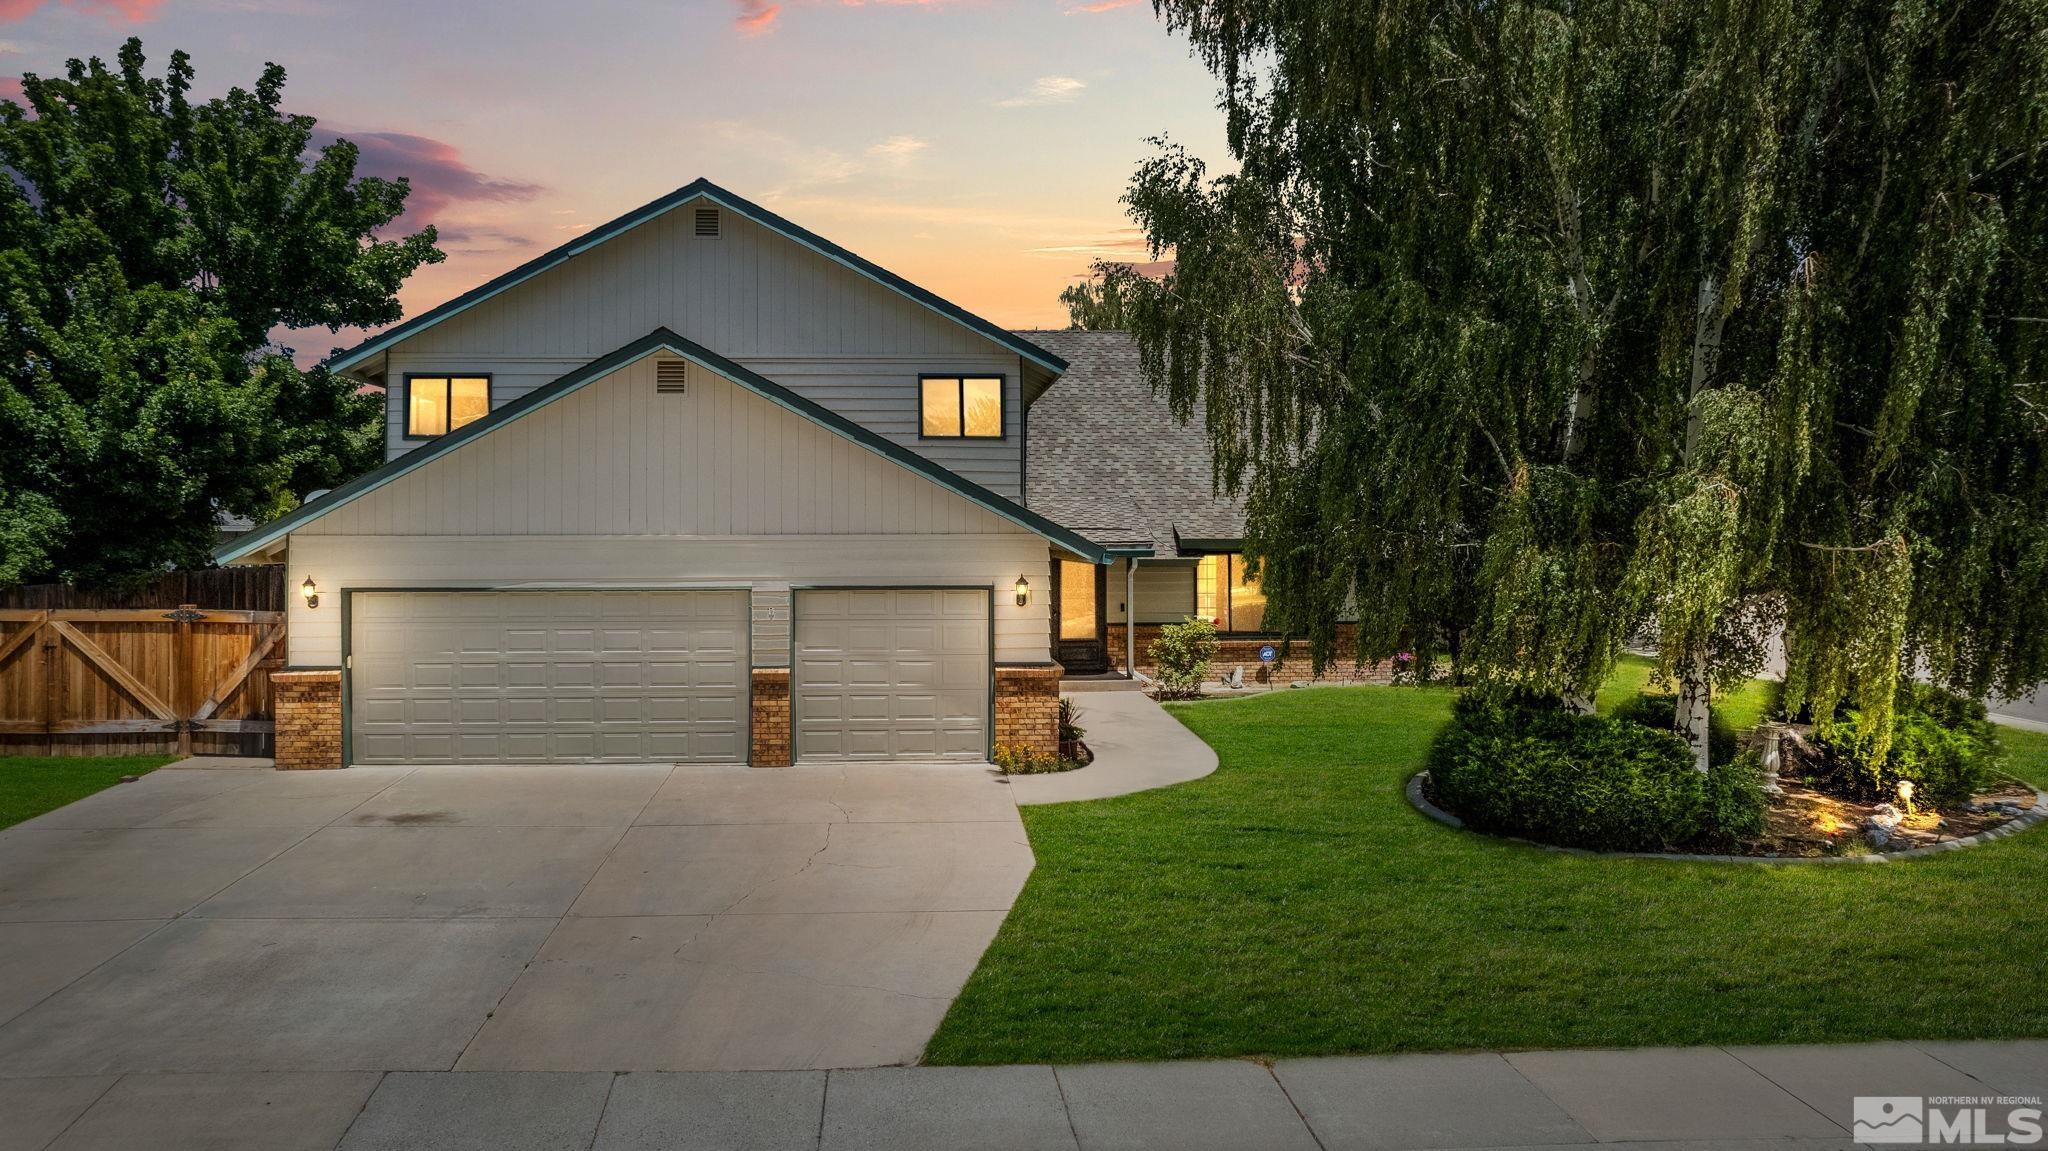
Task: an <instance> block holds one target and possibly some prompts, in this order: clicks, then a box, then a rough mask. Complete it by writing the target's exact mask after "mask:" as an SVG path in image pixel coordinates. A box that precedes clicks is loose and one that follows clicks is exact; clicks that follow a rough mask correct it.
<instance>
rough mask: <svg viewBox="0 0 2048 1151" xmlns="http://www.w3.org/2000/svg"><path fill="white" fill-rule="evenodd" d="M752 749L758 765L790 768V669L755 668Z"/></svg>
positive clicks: (754, 762) (754, 759)
mask: <svg viewBox="0 0 2048 1151" xmlns="http://www.w3.org/2000/svg"><path fill="white" fill-rule="evenodd" d="M753 733H754V746H753V752H752V754H751V755H750V757H749V762H751V763H752V764H753V766H755V767H788V766H789V763H790V755H789V750H790V749H789V669H788V668H786V667H757V668H755V669H754V707H753Z"/></svg>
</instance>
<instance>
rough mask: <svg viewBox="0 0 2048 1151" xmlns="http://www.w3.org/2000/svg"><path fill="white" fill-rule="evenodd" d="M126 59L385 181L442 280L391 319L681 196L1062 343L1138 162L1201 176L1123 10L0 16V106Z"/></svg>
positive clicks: (166, 5)
mask: <svg viewBox="0 0 2048 1151" xmlns="http://www.w3.org/2000/svg"><path fill="white" fill-rule="evenodd" d="M131 33H132V34H135V35H139V36H141V37H142V38H143V43H144V46H145V48H146V50H147V51H148V53H149V55H150V60H151V63H150V71H151V73H152V74H157V73H160V71H161V67H162V65H163V63H164V62H165V61H166V60H167V59H168V57H169V55H170V52H171V50H172V49H173V48H184V49H185V50H186V51H188V52H190V53H191V54H192V57H193V62H194V66H195V67H196V68H197V70H198V87H199V89H200V91H201V93H202V94H203V95H215V94H218V93H220V92H222V91H225V89H226V88H228V87H229V86H231V85H235V84H240V85H242V86H245V87H246V86H248V85H249V84H251V83H253V82H254V80H255V78H256V76H257V74H258V72H259V70H260V69H261V67H262V65H263V63H264V62H265V61H266V60H275V61H277V62H278V63H280V64H283V65H284V66H285V69H286V71H287V73H288V74H289V77H290V79H289V81H288V83H287V85H286V89H285V93H286V105H287V107H288V109H289V110H291V111H295V112H303V113H307V114H310V115H313V116H316V117H318V118H319V120H320V124H321V127H322V129H323V130H327V131H331V132H333V133H337V134H339V135H343V136H346V137H347V138H349V139H351V140H354V141H355V142H357V143H358V144H360V145H361V146H362V148H363V151H364V163H363V166H362V170H363V171H365V172H368V173H371V174H376V175H384V176H396V175H407V176H410V177H411V178H412V182H413V198H412V204H411V208H410V209H409V211H408V217H407V218H408V220H409V221H413V222H418V223H427V222H431V223H434V224H436V225H438V226H439V228H440V229H441V246H442V247H443V248H444V249H445V250H446V251H447V252H448V262H447V263H445V264H442V265H440V266H438V267H434V268H429V269H426V270H424V271H422V272H421V273H420V274H419V275H418V276H416V277H414V279H413V280H412V281H411V282H410V283H409V284H408V285H407V286H406V288H405V290H404V292H403V293H402V298H403V300H404V303H405V306H406V311H407V313H408V314H412V313H415V312H418V311H421V310H423V309H425V308H427V307H431V306H432V305H434V304H436V303H438V302H440V301H442V300H444V299H446V298H448V297H449V296H452V295H455V294H456V293H458V292H461V291H462V290H464V289H466V288H469V287H471V286H474V285H475V284H477V283H480V282H481V281H483V280H485V279H488V278H489V277H490V276H492V275H494V274H496V273H498V272H501V271H503V270H505V269H506V268H509V267H511V266H513V265H515V264H518V263H520V262H522V261H524V260H527V259H530V258H531V257H533V256H534V255H537V254H539V253H540V252H542V251H545V250H546V249H548V248H551V247H553V246H555V245H556V244H559V243H562V242H563V241H565V240H567V239H569V238H570V237H572V236H573V235H574V234H575V233H576V232H578V231H580V230H583V229H586V228H589V227H592V226H594V225H596V224H599V223H602V222H603V221H605V220H607V219H610V218H611V217H613V216H615V215H617V214H619V213H620V212H622V211H625V210H626V209H628V208H631V207H633V206H635V205H637V204H640V203H643V202H645V201H647V200H650V199H653V198H654V197H656V196H659V195H661V194H662V193H664V192H667V191H669V190H671V189H673V188H675V187H677V186H679V185H682V184H685V183H688V182H689V181H690V180H692V179H694V178H696V177H698V176H707V177H709V178H710V179H712V180H714V181H716V182H718V183H720V184H723V185H725V186H726V187H728V188H730V189H732V190H733V191H735V192H737V193H739V194H740V195H743V196H747V197H749V198H751V199H754V200H757V201H759V202H761V203H763V204H765V205H767V206H768V207H770V208H773V209H774V210H776V211H778V212H780V213H782V214H783V215H785V216H788V217H790V218H791V219H793V220H795V221H796V222H798V223H800V224H803V225H805V226H807V227H809V228H811V229H812V230H814V231H817V232H820V233H822V234H824V235H825V236H828V237H830V238H831V239H833V240H836V241H838V242H839V243H841V244H844V245H845V246H847V247H849V248H851V249H853V250H854V251H856V252H859V253H860V254H862V255H864V256H867V257H869V258H870V259H873V260H875V261H877V262H878V263H880V264H882V265H883V266H885V267H888V268H890V269H892V270H894V271H896V272H899V273H901V274H903V275H904V276H907V277H908V278H910V279H911V280H913V281H915V282H917V283H919V284H922V285H924V286H926V287H928V288H930V289H932V290H933V291H935V292H937V293H939V294H940V295H942V296H945V297H947V298H949V299H951V300H953V301H955V302H956V303H959V304H961V305H962V306H964V307H967V308H969V309H970V310H973V311H975V312H979V313H981V314H982V315H985V316H987V317H988V318H989V319H991V320H994V321H995V322H997V323H1000V324H1004V325H1008V326H1012V327H1026V326H1034V325H1057V324H1063V323H1064V320H1065V312H1064V310H1063V309H1062V308H1061V307H1060V306H1059V304H1058V301H1057V299H1056V297H1057V295H1058V293H1059V290H1060V288H1062V287H1063V286H1065V285H1066V284H1068V283H1071V282H1072V281H1073V280H1074V279H1076V278H1077V277H1078V276H1080V275H1081V274H1082V273H1083V272H1084V271H1085V270H1086V268H1087V267H1088V264H1089V262H1090V261H1091V260H1093V259H1095V258H1097V257H1098V256H1104V257H1109V258H1133V259H1142V258H1143V256H1142V251H1141V245H1140V244H1139V241H1138V239H1137V237H1136V235H1135V233H1134V231H1133V230H1132V228H1131V226H1130V224H1129V221H1128V220H1127V219H1126V218H1125V217H1124V215H1123V211H1122V207H1121V205H1120V204H1119V203H1118V199H1117V198H1118V196H1119V195H1120V194H1121V193H1122V192H1123V189H1124V185H1125V183H1126V181H1127V180H1128V179H1129V177H1130V174H1131V171H1132V169H1133V167H1134V166H1135V165H1136V163H1137V162H1138V161H1139V159H1140V158H1142V157H1143V156H1144V155H1145V154H1146V153H1147V152H1148V146H1147V145H1146V143H1145V139H1146V137H1148V136H1153V135H1159V134H1167V135H1170V136H1171V137H1173V138H1174V139H1176V140H1179V141H1181V142H1182V143H1185V144H1187V145H1188V146H1189V147H1191V148H1193V149H1194V150H1195V151H1196V152H1197V153H1198V154H1200V155H1202V156H1204V157H1207V158H1208V159H1210V160H1211V162H1212V164H1213V163H1216V162H1218V161H1221V160H1222V159H1223V157H1224V155H1225V153H1224V147H1223V139H1222V131H1223V129H1222V118H1221V116H1220V114H1219V113H1217V112H1216V110H1215V85H1214V84H1213V82H1212V81H1211V79H1210V78H1209V76H1208V75H1207V73H1206V72H1205V71H1204V70H1203V69H1202V67H1201V65H1200V64H1199V63H1198V62H1197V61H1195V60H1193V59H1192V58H1191V57H1190V56H1189V54H1188V49H1187V43H1186V41H1185V40H1184V39H1181V38H1179V37H1176V36H1172V35H1170V34H1169V33H1168V32H1167V31H1166V28H1165V26H1164V24H1163V23H1161V22H1160V21H1159V20H1158V18H1157V17H1155V16H1154V15H1153V12H1152V7H1151V4H1150V3H1149V0H1140V2H1133V0H894V2H892V0H867V2H862V0H780V2H776V0H687V2H683V3H673V2H671V3H660V2H656V0H645V2H632V0H605V2H600V3H590V2H576V3H566V2H565V3H527V2H496V3H472V4H455V3H434V2H431V0H411V2H406V3H388V2H384V0H373V2H361V0H346V2H344V0H0V77H4V79H0V95H4V94H9V92H8V90H9V89H12V90H15V91H18V88H17V87H16V83H15V81H14V79H13V78H14V77H17V76H19V75H20V74H21V73H23V72H37V73H43V74H55V73H60V72H61V71H62V69H63V66H64V61H65V60H66V59H67V58H68V57H73V56H87V55H99V56H101V57H103V58H106V59H111V58H112V57H113V55H114V54H115V51H116V50H117V48H118V47H119V45H120V42H121V40H122V39H123V38H124V37H126V36H128V35H130V34H131ZM351 335H352V334H351ZM333 339H334V338H332V337H329V336H327V335H326V333H324V332H323V333H320V334H318V335H317V336H314V337H310V338H308V339H307V340H306V341H305V343H306V344H308V345H310V344H316V343H317V344H319V345H321V346H319V347H310V346H304V347H302V348H301V351H302V352H314V353H324V352H326V351H327V350H328V345H329V344H331V343H332V342H333Z"/></svg>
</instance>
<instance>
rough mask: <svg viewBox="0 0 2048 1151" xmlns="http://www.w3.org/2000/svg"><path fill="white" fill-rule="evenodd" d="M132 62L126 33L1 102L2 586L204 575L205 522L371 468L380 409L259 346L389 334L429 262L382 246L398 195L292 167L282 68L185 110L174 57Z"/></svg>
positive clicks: (185, 64) (349, 160)
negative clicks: (178, 569)
mask: <svg viewBox="0 0 2048 1151" xmlns="http://www.w3.org/2000/svg"><path fill="white" fill-rule="evenodd" d="M143 65H144V60H143V54H142V45H141V42H140V41H138V40H132V39H131V40H129V41H128V42H127V43H126V44H125V45H123V47H122V49H121V52H120V56H119V59H118V61H117V66H116V67H115V68H113V69H109V68H108V67H107V66H106V65H104V64H103V63H102V62H101V61H99V60H98V59H93V60H90V61H86V62H81V61H78V60H72V61H70V62H69V64H68V65H67V66H66V70H65V75H64V77H63V78H61V79H56V78H44V77H38V76H34V75H29V76H24V77H23V78H22V88H23V92H24V94H25V96H26V98H27V100H28V103H29V109H27V110H25V109H23V108H22V107H20V106H19V105H17V104H15V103H13V102H11V101H10V102H0V165H4V166H5V168H6V170H7V174H8V175H9V176H10V177H11V178H10V179H6V180H0V582H10V581H17V580H23V579H34V578H46V577H58V578H64V579H71V580H77V581H81V582H103V581H109V580H116V579H119V578H122V577H124V576H130V575H135V574H139V573H143V572H147V571H151V570H156V569H160V568H162V567H164V566H165V565H184V566H196V565H202V564H204V563H206V562H207V553H208V551H209V549H210V548H211V547H212V545H213V542H214V532H215V524H216V521H217V517H218V515H219V514H220V513H221V512H223V511H226V512H232V513H236V514H240V515H248V516H254V517H258V518H265V517H268V516H271V515H273V514H276V513H278V512H280V511H283V510H286V509H287V508H289V507H290V506H291V505H292V503H293V502H294V501H295V497H296V496H297V495H299V494H301V493H304V492H305V491H307V490H309V489H312V488H317V487H328V486H332V485H333V484H335V483H338V482H340V481H342V480H344V479H347V478H348V477H350V476H351V475H354V474H355V473H357V472H360V471H362V470H364V469H365V468H367V467H369V466H372V465H373V464H374V463H375V462H376V460H377V458H378V454H379V453H378V446H379V445H378V439H377V428H378V421H379V418H380V412H381V405H380V404H379V403H378V402H377V400H376V399H375V398H374V397H360V396H356V395H355V394H354V389H355V387H356V385H355V384H354V383H353V382H351V381H349V380H346V379H342V378H339V377H336V376H332V375H330V374H329V373H327V372H326V371H325V370H324V369H317V368H316V369H314V370H312V371H300V370H299V369H298V368H296V367H295V366H294V365H293V363H292V359H291V351H290V349H288V348H283V347H280V346H278V345H276V344H275V343H273V342H272V340H271V337H270V333H271V332H272V331H273V330H275V329H277V328H278V327H280V326H291V327H311V326H320V325H324V326H326V327H328V328H330V329H336V328H339V327H341V326H343V325H361V326H374V325H381V324H386V323H389V322H391V321H393V320H395V319H397V318H398V316H399V306H398V301H397V299H396V296H395V293H396V291H397V289H398V286H399V285H400V284H401V283H402V282H403V281H404V280H405V278H406V277H407V276H408V275H410V274H411V273H412V272H413V270H414V269H415V268H417V267H419V266H420V265H421V264H424V263H432V262H436V261H438V260H440V259H441V258H442V256H441V253H440V252H439V251H437V250H436V249H435V247H434V231H433V229H432V228H427V229H425V230H423V231H421V232H419V233H418V234H415V235H411V236H407V237H404V238H402V239H396V240H380V239H377V238H376V235H375V233H376V231H377V229H379V228H382V227H384V226H385V225H387V224H389V223H390V222H391V221H392V220H394V219H396V218H397V217H398V215H399V214H400V212H402V211H403V210H404V205H405V198H406V194H407V186H406V182H405V181H404V180H398V181H386V180H379V179H374V178H368V177H364V178H358V177H356V175H355V164H356V158H357V153H356V149H355V147H354V146H353V145H351V144H348V143H346V142H340V143H335V144H331V145H328V146H327V147H326V148H324V149H322V150H321V151H320V152H319V153H318V155H317V156H310V157H309V156H308V144H309V141H310V137H311V133H312V129H313V123H314V122H313V119H312V118H311V117H308V116H287V115H285V114H283V113H282V112H281V111H280V110H279V105H280V101H281V99H282V94H283V88H284V78H285V77H284V70H283V69H282V68H279V67H278V66H277V65H275V64H272V65H269V66H267V67H266V68H265V69H264V71H263V75H262V77H261V78H260V79H259V80H258V81H257V83H256V87H255V90H254V91H253V92H250V91H244V90H243V89H240V88H236V89H234V90H232V91H230V92H229V93H228V95H227V96H225V97H222V98H219V99H214V100H209V101H207V102H205V103H203V104H193V103H192V102H191V101H190V100H189V99H188V93H189V92H190V89H191V85H192V76H193V72H192V67H191V64H190V62H189V60H188V59H187V57H186V56H185V54H184V53H182V52H180V53H175V54H173V55H172V57H171V63H170V67H169V68H168V69H167V70H166V72H165V74H164V75H163V76H162V77H160V78H150V77H145V76H144V74H143Z"/></svg>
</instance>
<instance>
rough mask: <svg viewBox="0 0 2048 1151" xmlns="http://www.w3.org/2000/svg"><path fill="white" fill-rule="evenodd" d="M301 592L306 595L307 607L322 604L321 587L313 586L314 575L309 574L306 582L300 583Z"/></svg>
mask: <svg viewBox="0 0 2048 1151" xmlns="http://www.w3.org/2000/svg"><path fill="white" fill-rule="evenodd" d="M299 594H300V595H302V596H305V597H306V607H307V608H309V609H310V608H316V607H319V606H320V589H319V588H317V587H314V586H313V577H312V576H307V577H306V582H305V583H302V584H300V585H299Z"/></svg>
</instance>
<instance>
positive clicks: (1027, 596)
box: [1017, 576, 1031, 607]
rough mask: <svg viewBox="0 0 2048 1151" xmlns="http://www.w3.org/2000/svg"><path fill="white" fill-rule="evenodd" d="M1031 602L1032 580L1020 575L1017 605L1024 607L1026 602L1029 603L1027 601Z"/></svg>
mask: <svg viewBox="0 0 2048 1151" xmlns="http://www.w3.org/2000/svg"><path fill="white" fill-rule="evenodd" d="M1030 602H1031V581H1030V580H1028V579H1025V578H1024V577H1023V576H1018V577H1017V606H1018V607H1023V606H1024V605H1025V604H1027V603H1030Z"/></svg>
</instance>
